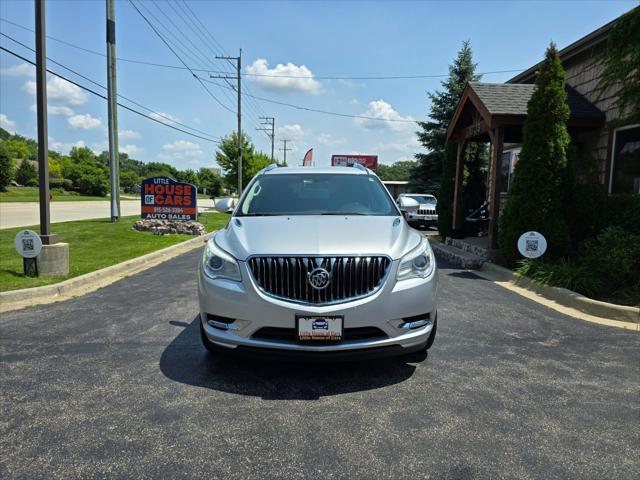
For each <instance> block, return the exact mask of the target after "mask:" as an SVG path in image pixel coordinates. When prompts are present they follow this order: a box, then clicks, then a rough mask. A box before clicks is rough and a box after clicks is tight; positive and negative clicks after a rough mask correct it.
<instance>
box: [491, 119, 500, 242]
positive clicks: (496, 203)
mask: <svg viewBox="0 0 640 480" xmlns="http://www.w3.org/2000/svg"><path fill="white" fill-rule="evenodd" d="M503 145H504V129H503V128H502V127H498V128H496V129H494V130H493V132H492V134H491V169H490V171H489V175H490V189H489V214H490V215H491V221H490V222H489V248H491V249H496V248H498V223H499V217H500V188H501V185H500V164H501V162H502V147H503Z"/></svg>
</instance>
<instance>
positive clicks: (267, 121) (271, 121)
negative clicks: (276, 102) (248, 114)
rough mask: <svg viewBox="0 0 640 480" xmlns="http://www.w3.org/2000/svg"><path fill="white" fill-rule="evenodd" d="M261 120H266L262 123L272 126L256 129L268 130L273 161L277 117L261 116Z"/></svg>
mask: <svg viewBox="0 0 640 480" xmlns="http://www.w3.org/2000/svg"><path fill="white" fill-rule="evenodd" d="M260 120H264V122H262V123H260V125H270V126H271V128H256V130H259V131H262V132H267V135H268V136H269V138H270V139H271V163H274V162H275V159H274V157H273V143H274V142H275V138H276V119H275V118H274V117H260Z"/></svg>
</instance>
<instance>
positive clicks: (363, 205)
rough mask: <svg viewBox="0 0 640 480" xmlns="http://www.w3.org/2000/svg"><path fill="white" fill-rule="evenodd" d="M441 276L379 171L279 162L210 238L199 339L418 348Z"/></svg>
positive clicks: (307, 350) (262, 348)
mask: <svg viewBox="0 0 640 480" xmlns="http://www.w3.org/2000/svg"><path fill="white" fill-rule="evenodd" d="M229 206H230V204H229V201H228V200H227V201H219V202H218V206H217V208H218V209H220V210H227V209H228V208H229ZM437 285H438V274H437V269H436V264H435V259H434V257H433V252H432V250H431V247H430V246H429V243H428V242H427V240H426V239H425V238H424V237H423V236H422V235H421V234H420V233H419V232H417V231H416V230H414V229H412V228H411V227H409V225H407V222H406V221H405V220H404V218H403V217H402V215H401V214H400V211H399V210H398V208H397V207H396V205H395V203H394V201H393V198H392V197H391V196H390V195H389V192H388V191H387V190H386V188H385V187H384V186H383V185H382V183H381V182H380V180H379V179H378V177H377V176H376V175H375V174H374V173H373V172H371V171H370V170H367V169H365V168H364V167H360V166H357V167H353V168H352V167H330V168H308V167H307V168H282V167H276V166H275V165H273V166H270V167H268V168H266V169H264V170H262V171H261V172H260V173H258V175H256V176H255V177H254V178H253V180H252V181H251V183H250V184H249V185H248V187H247V189H246V191H245V192H244V194H243V196H242V198H241V199H240V201H239V202H238V204H237V206H235V209H234V210H233V213H232V217H231V218H230V221H229V223H228V224H227V226H226V227H225V228H224V229H222V230H220V231H218V232H217V233H216V234H215V235H214V236H213V237H212V238H211V239H210V240H209V241H208V243H207V246H206V248H205V251H204V255H203V257H202V261H201V263H200V268H199V274H198V295H199V301H200V332H201V337H202V341H203V343H204V346H205V347H206V348H207V349H208V350H209V351H211V352H253V353H262V354H266V355H268V356H274V355H275V354H285V355H302V356H306V357H321V358H322V359H328V358H344V357H348V358H351V357H358V356H388V355H397V354H404V353H411V352H417V351H420V350H426V349H428V348H430V347H431V345H432V344H433V340H434V338H435V334H436V326H437V315H436V295H437Z"/></svg>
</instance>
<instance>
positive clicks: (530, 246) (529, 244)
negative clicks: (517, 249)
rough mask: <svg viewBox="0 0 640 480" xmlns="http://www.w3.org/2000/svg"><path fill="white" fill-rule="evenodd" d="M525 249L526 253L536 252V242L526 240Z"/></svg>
mask: <svg viewBox="0 0 640 480" xmlns="http://www.w3.org/2000/svg"><path fill="white" fill-rule="evenodd" d="M525 249H526V250H527V252H537V251H538V240H526V242H525Z"/></svg>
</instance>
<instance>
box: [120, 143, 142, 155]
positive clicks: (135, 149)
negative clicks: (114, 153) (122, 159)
mask: <svg viewBox="0 0 640 480" xmlns="http://www.w3.org/2000/svg"><path fill="white" fill-rule="evenodd" d="M119 150H120V151H121V152H123V153H126V154H127V155H135V154H136V153H140V152H142V151H143V150H144V148H142V147H139V146H138V145H133V144H128V145H121V146H120V147H119Z"/></svg>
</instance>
